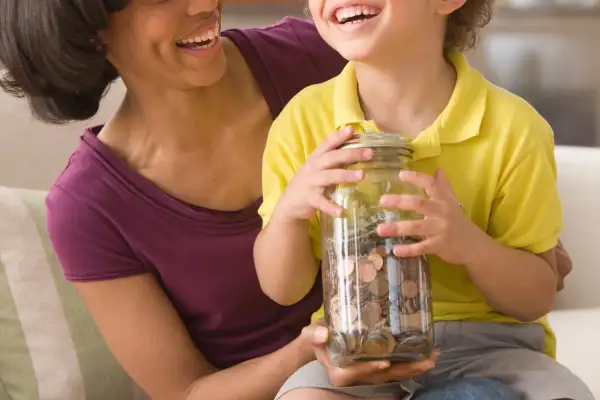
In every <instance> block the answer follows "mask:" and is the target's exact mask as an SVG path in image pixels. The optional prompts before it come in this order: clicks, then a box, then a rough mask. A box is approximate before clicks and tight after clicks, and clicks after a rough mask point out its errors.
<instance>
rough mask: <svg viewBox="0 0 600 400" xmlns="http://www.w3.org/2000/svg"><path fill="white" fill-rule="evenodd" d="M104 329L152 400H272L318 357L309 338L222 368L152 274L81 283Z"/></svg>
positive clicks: (118, 357) (91, 310)
mask: <svg viewBox="0 0 600 400" xmlns="http://www.w3.org/2000/svg"><path fill="white" fill-rule="evenodd" d="M76 286H77V289H78V290H79V292H80V293H81V295H82V297H83V299H84V301H85V303H86V305H87V307H88V308H89V310H90V312H91V314H92V316H93V317H94V319H95V321H96V323H97V325H98V327H99V329H100V332H101V333H102V335H103V336H104V339H105V340H106V342H107V344H108V346H109V348H110V349H111V351H112V352H113V353H114V355H115V356H116V358H117V359H118V361H119V362H120V363H121V365H122V366H123V368H124V369H125V370H126V371H127V373H128V374H129V375H130V376H131V377H132V378H133V379H134V380H135V381H136V383H137V384H138V385H140V387H141V388H142V389H143V390H144V391H145V392H146V394H148V395H149V396H150V398H152V399H153V400H184V399H185V400H204V399H211V400H220V399H223V400H226V399H244V400H254V399H256V400H267V399H273V398H274V397H275V395H276V393H277V391H278V390H279V388H280V387H281V386H282V385H283V383H284V382H285V380H286V379H287V378H288V377H289V376H290V375H291V374H292V373H293V372H294V371H296V370H297V369H298V368H300V367H301V366H302V365H304V364H305V363H307V362H309V361H310V360H312V359H314V353H313V351H312V348H311V343H310V338H306V337H305V336H301V337H299V338H298V339H296V340H295V341H293V342H292V343H290V344H289V345H287V346H285V347H283V348H282V349H280V350H279V351H277V352H275V353H272V354H269V355H267V356H264V357H260V358H257V359H254V360H251V361H247V362H245V363H242V364H240V365H237V366H235V367H232V368H229V369H226V370H222V371H218V370H217V369H216V368H215V367H213V366H212V365H211V364H210V363H209V362H208V361H207V360H206V359H205V358H204V357H203V356H202V354H200V352H199V351H198V349H197V348H196V346H195V345H194V343H193V342H192V340H191V339H190V337H189V335H188V333H187V331H186V329H185V327H184V325H183V323H182V321H181V319H180V318H179V316H178V314H177V312H176V311H175V309H174V308H173V306H172V305H171V304H170V302H169V300H168V299H167V296H166V295H165V293H164V291H163V289H162V288H161V287H160V286H159V284H158V283H157V281H156V280H155V278H154V277H153V276H152V275H150V274H147V275H139V276H135V277H130V278H122V279H116V280H110V281H99V282H91V283H76Z"/></svg>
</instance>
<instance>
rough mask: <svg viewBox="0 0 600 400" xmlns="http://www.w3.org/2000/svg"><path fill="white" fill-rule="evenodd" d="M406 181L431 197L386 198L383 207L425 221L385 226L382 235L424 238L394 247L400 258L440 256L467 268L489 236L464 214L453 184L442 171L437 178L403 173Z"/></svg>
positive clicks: (381, 227) (384, 197)
mask: <svg viewBox="0 0 600 400" xmlns="http://www.w3.org/2000/svg"><path fill="white" fill-rule="evenodd" d="M400 178H401V179H402V181H404V182H406V183H410V184H413V185H415V186H418V187H420V188H422V189H423V190H424V191H425V193H426V194H427V197H425V196H414V195H385V196H383V197H382V198H381V205H383V206H384V207H389V208H399V209H402V210H407V211H414V212H416V213H418V214H422V215H423V216H424V219H422V220H408V221H396V222H392V223H388V224H381V225H380V226H379V227H378V232H379V234H380V235H381V236H385V237H397V236H413V237H422V238H424V240H423V241H421V242H419V243H415V244H409V245H398V246H396V247H395V248H394V254H395V255H396V256H397V257H416V256H420V255H427V254H436V255H437V256H439V257H440V258H442V259H443V260H444V261H446V262H448V263H451V264H456V265H466V264H468V262H469V261H468V260H467V259H466V258H467V256H468V255H469V254H471V253H472V249H473V248H476V247H477V244H478V243H480V241H481V239H482V238H484V237H485V236H486V234H485V232H483V231H482V230H481V229H479V227H477V225H475V224H474V223H473V222H471V221H470V220H469V219H468V218H467V217H466V216H465V215H464V213H463V211H462V206H461V204H460V203H459V201H458V200H457V198H456V196H455V195H454V192H453V191H452V187H451V185H450V182H449V181H448V179H447V178H446V176H445V175H444V173H443V172H442V171H441V170H438V171H437V172H436V174H435V175H434V176H430V175H427V174H424V173H420V172H408V171H405V172H402V173H401V174H400Z"/></svg>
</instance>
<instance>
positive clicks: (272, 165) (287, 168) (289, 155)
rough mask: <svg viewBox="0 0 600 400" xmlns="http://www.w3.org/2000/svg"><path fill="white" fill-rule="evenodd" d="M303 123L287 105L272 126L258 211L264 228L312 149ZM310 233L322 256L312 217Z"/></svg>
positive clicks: (263, 168) (265, 153)
mask: <svg viewBox="0 0 600 400" xmlns="http://www.w3.org/2000/svg"><path fill="white" fill-rule="evenodd" d="M303 136H304V132H303V124H302V123H301V121H299V119H298V118H295V116H294V112H293V104H292V105H288V107H286V108H285V109H284V110H283V112H282V113H281V114H280V115H279V117H278V118H277V119H276V120H275V122H274V123H273V125H272V126H271V130H270V132H269V136H268V139H267V144H266V147H265V152H264V154H263V165H262V185H263V203H262V205H261V207H260V208H259V210H258V212H259V214H260V216H261V218H262V221H263V227H265V226H266V225H267V224H268V223H269V220H270V219H271V216H272V215H273V211H274V210H275V207H276V206H277V203H278V202H279V199H280V198H281V196H282V195H283V193H284V191H285V190H286V188H287V186H288V184H289V183H290V181H291V180H292V178H293V177H294V175H295V174H296V172H298V170H299V169H300V167H301V166H302V165H303V164H304V162H305V161H306V154H310V153H311V152H312V149H306V148H305V147H304V145H303V141H302V137H303ZM309 235H310V239H311V246H312V249H313V254H314V255H315V257H316V258H317V259H319V260H320V259H321V248H320V229H319V221H318V218H317V217H316V216H315V217H313V218H312V219H311V220H310V224H309Z"/></svg>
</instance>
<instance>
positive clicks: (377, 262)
mask: <svg viewBox="0 0 600 400" xmlns="http://www.w3.org/2000/svg"><path fill="white" fill-rule="evenodd" d="M368 259H369V261H370V262H371V263H373V265H374V266H375V269H376V270H377V271H381V269H382V268H383V258H382V257H381V256H380V255H379V254H377V253H375V252H372V253H371V254H369V257H368Z"/></svg>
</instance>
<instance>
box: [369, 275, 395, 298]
mask: <svg viewBox="0 0 600 400" xmlns="http://www.w3.org/2000/svg"><path fill="white" fill-rule="evenodd" d="M389 285H390V284H389V282H388V281H387V279H385V277H383V276H380V277H378V278H377V279H375V280H374V281H373V282H371V283H370V284H369V292H371V294H372V295H373V297H375V298H384V297H387V295H388V294H389Z"/></svg>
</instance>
